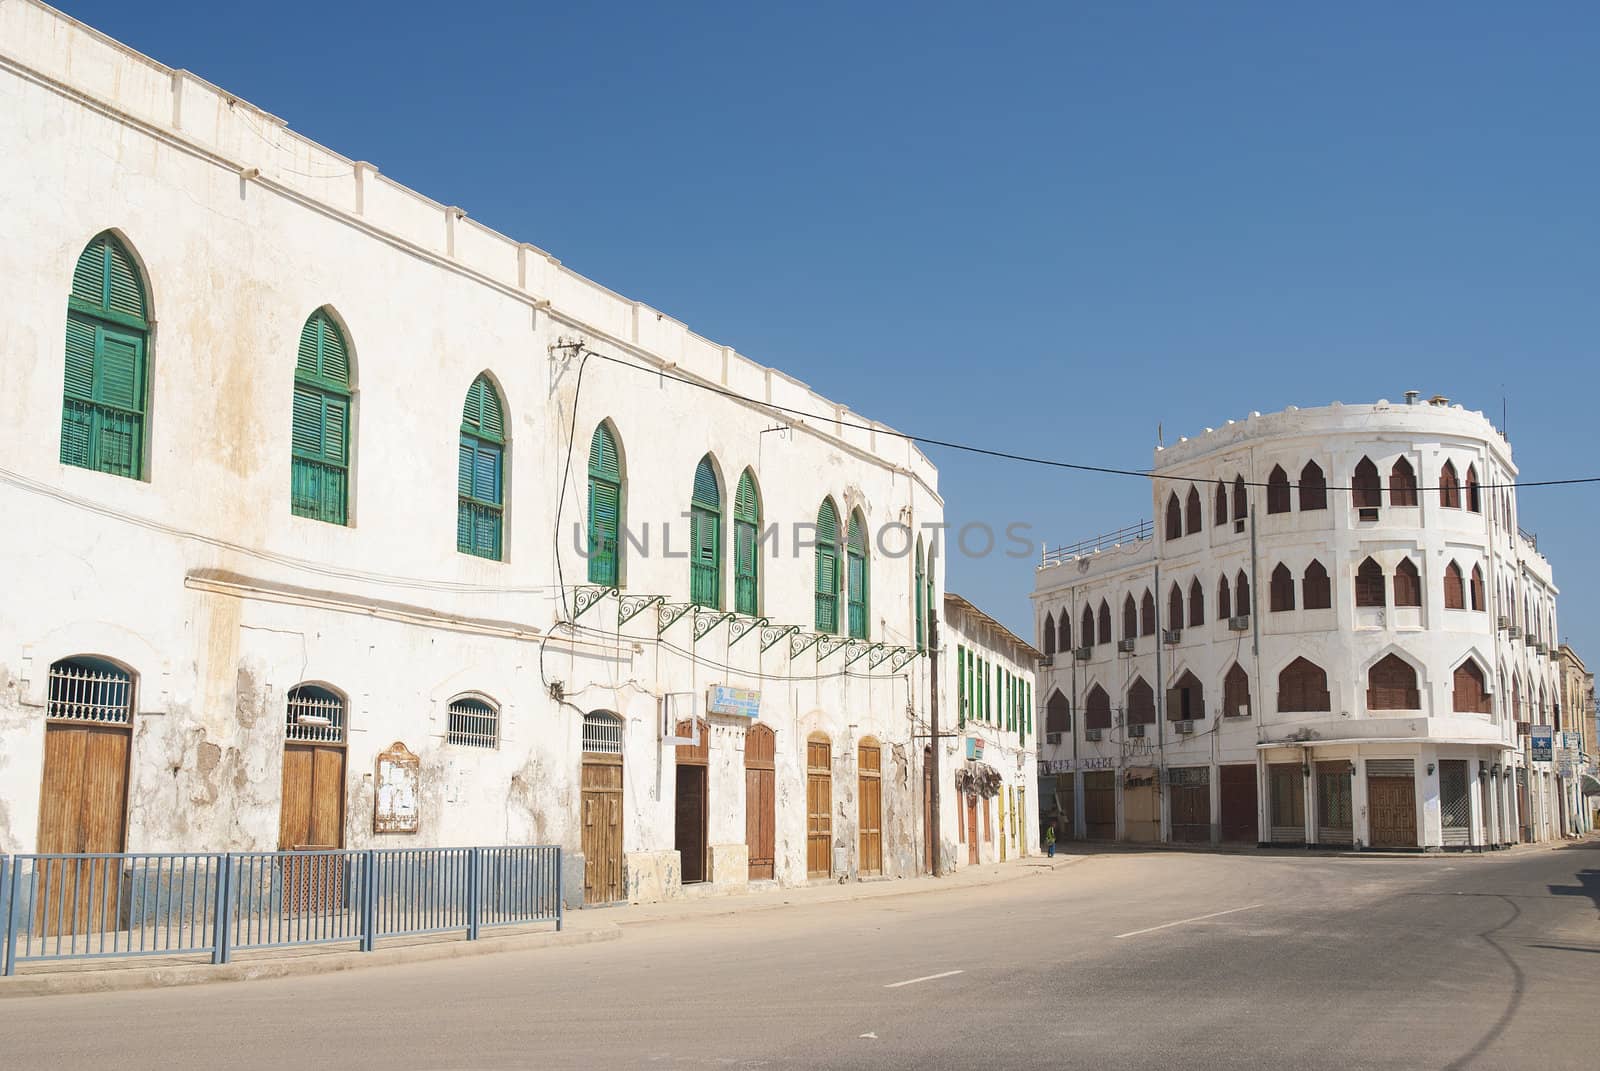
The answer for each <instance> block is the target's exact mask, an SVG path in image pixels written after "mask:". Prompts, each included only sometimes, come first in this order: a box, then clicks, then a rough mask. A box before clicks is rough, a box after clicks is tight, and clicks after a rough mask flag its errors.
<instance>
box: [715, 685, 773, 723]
mask: <svg viewBox="0 0 1600 1071" xmlns="http://www.w3.org/2000/svg"><path fill="white" fill-rule="evenodd" d="M706 709H707V710H708V711H710V712H711V713H713V714H731V715H733V716H734V717H736V718H759V717H760V716H761V693H760V692H758V691H755V690H754V689H751V688H729V687H728V686H727V685H724V684H713V685H712V686H711V687H710V689H709V690H708V691H707V692H706Z"/></svg>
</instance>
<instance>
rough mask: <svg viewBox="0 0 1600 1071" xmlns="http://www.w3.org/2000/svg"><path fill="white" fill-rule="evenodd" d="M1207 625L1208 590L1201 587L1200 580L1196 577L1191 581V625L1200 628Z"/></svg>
mask: <svg viewBox="0 0 1600 1071" xmlns="http://www.w3.org/2000/svg"><path fill="white" fill-rule="evenodd" d="M1205 623H1206V589H1205V588H1203V587H1201V586H1200V578H1199V577H1195V578H1194V579H1193V580H1191V581H1189V625H1190V627H1192V628H1199V627H1200V626H1201V625H1203V624H1205Z"/></svg>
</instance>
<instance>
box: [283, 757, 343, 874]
mask: <svg viewBox="0 0 1600 1071" xmlns="http://www.w3.org/2000/svg"><path fill="white" fill-rule="evenodd" d="M342 847H344V748H342V747H336V746H332V745H328V744H286V745H284V748H283V806H282V810H281V811H279V814H278V850H279V851H285V852H298V851H311V850H318V849H321V850H327V849H335V848H342Z"/></svg>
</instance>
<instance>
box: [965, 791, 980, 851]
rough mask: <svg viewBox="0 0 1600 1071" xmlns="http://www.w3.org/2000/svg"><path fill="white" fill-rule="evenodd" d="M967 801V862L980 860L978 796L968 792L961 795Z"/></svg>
mask: <svg viewBox="0 0 1600 1071" xmlns="http://www.w3.org/2000/svg"><path fill="white" fill-rule="evenodd" d="M961 798H962V799H964V800H966V801H967V862H968V863H976V862H977V861H978V797H977V796H974V795H972V794H971V793H967V794H965V795H963V796H962V797H961Z"/></svg>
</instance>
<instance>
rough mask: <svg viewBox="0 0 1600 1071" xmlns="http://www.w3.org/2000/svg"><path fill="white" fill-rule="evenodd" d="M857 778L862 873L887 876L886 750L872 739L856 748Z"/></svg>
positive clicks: (864, 741) (863, 741)
mask: <svg viewBox="0 0 1600 1071" xmlns="http://www.w3.org/2000/svg"><path fill="white" fill-rule="evenodd" d="M856 778H857V787H858V792H857V794H856V811H857V818H858V821H859V822H860V826H861V856H860V872H861V873H862V874H865V875H869V876H870V875H879V874H882V873H883V748H881V747H879V746H878V742H877V741H876V740H874V739H873V738H872V737H870V736H869V737H866V738H865V739H863V740H862V741H861V743H860V745H859V746H858V747H857V748H856Z"/></svg>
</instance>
